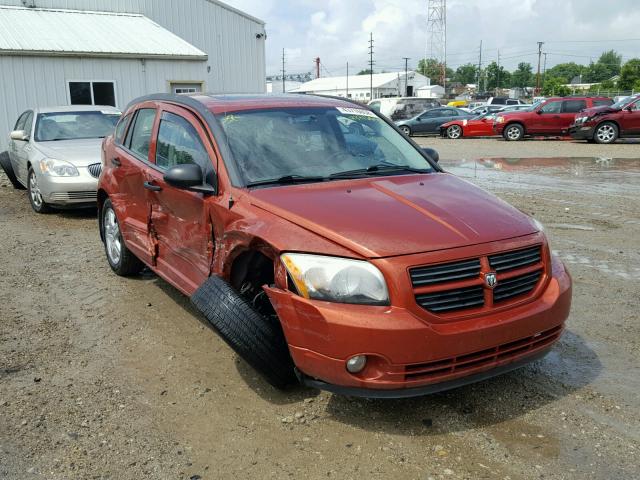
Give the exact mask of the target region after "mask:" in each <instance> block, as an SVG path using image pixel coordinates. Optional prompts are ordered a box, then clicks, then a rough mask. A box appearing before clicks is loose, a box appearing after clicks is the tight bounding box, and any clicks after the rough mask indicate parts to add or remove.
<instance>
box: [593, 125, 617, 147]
mask: <svg viewBox="0 0 640 480" xmlns="http://www.w3.org/2000/svg"><path fill="white" fill-rule="evenodd" d="M617 139H618V128H617V127H616V126H615V125H614V124H613V123H609V122H606V123H603V124H602V125H599V126H598V128H597V129H596V133H595V135H594V140H595V141H596V142H598V143H613V142H615V141H616V140H617Z"/></svg>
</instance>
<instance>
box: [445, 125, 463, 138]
mask: <svg viewBox="0 0 640 480" xmlns="http://www.w3.org/2000/svg"><path fill="white" fill-rule="evenodd" d="M460 137H462V127H461V126H460V125H451V126H450V127H448V128H447V138H450V139H451V140H456V139H458V138H460Z"/></svg>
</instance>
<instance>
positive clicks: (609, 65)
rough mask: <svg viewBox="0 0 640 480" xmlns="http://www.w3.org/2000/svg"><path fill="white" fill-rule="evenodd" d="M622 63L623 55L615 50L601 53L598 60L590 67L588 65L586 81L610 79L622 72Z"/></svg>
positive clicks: (593, 81) (594, 81)
mask: <svg viewBox="0 0 640 480" xmlns="http://www.w3.org/2000/svg"><path fill="white" fill-rule="evenodd" d="M621 64H622V56H621V55H618V54H617V53H616V52H615V50H609V51H607V52H604V53H603V54H602V55H600V58H598V61H597V62H595V63H593V62H592V63H591V64H590V65H589V67H587V71H586V72H585V74H584V81H585V82H586V83H596V82H602V81H603V80H609V79H611V77H615V76H616V75H619V74H620V69H621Z"/></svg>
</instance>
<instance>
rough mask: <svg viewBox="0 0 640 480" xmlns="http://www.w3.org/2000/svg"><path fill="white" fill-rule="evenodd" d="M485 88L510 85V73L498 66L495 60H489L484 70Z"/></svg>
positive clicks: (491, 88)
mask: <svg viewBox="0 0 640 480" xmlns="http://www.w3.org/2000/svg"><path fill="white" fill-rule="evenodd" d="M484 74H485V82H486V90H487V91H491V90H494V89H495V88H498V87H500V88H506V87H508V86H509V85H511V73H509V72H508V71H507V70H505V69H504V67H502V66H499V65H498V64H497V63H496V62H491V63H490V64H489V65H488V66H487V68H486V69H485V71H484Z"/></svg>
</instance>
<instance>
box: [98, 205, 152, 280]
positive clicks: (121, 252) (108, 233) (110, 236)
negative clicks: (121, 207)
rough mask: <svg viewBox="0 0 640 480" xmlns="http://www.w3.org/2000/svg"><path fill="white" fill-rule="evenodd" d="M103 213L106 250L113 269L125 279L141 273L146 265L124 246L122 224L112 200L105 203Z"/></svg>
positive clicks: (102, 220) (102, 223)
mask: <svg viewBox="0 0 640 480" xmlns="http://www.w3.org/2000/svg"><path fill="white" fill-rule="evenodd" d="M101 212H102V218H101V226H102V233H103V235H104V250H105V252H106V254H107V260H108V261H109V265H110V266H111V269H112V270H113V271H114V272H116V273H117V274H118V275H120V276H123V277H126V276H130V275H135V274H137V273H140V270H142V268H143V267H144V264H143V263H142V262H141V261H140V260H138V258H137V257H136V256H135V255H134V254H133V253H131V251H130V250H129V249H128V248H127V246H126V245H125V244H124V241H123V239H122V233H121V232H120V224H119V223H118V218H117V217H116V212H115V210H114V209H113V205H112V204H111V200H107V201H106V202H104V205H103V207H102V211H101Z"/></svg>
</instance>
